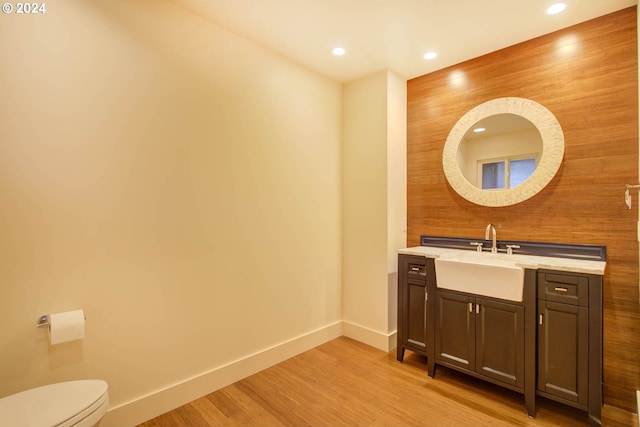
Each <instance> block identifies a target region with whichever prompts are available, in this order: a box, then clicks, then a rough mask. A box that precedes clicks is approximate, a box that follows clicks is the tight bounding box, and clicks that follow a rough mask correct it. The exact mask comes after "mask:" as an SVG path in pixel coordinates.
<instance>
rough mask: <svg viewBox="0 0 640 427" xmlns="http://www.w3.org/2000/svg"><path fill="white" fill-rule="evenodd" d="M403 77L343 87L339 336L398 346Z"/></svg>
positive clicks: (383, 74) (384, 74)
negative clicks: (341, 252) (341, 278)
mask: <svg viewBox="0 0 640 427" xmlns="http://www.w3.org/2000/svg"><path fill="white" fill-rule="evenodd" d="M405 118H406V83H405V81H404V80H402V79H400V78H399V77H398V76H396V75H395V74H394V73H392V72H389V71H380V72H377V73H375V74H372V75H371V76H368V77H365V78H362V79H359V80H357V81H354V82H351V83H349V84H346V85H345V88H344V132H343V135H344V136H343V195H342V197H343V242H344V243H343V284H344V285H343V309H342V315H343V321H344V325H343V328H344V334H345V335H347V336H350V337H352V338H356V339H358V340H360V341H363V342H366V343H368V344H370V345H373V346H375V347H378V348H381V349H383V350H389V349H391V348H393V347H394V346H395V335H394V334H395V328H396V309H395V303H396V301H397V299H396V298H397V297H396V294H397V291H396V286H395V283H396V282H395V277H396V272H397V261H396V258H397V255H396V251H397V249H398V248H401V247H404V246H405V234H404V232H403V229H402V224H403V222H404V218H405V217H406V214H405V212H406V168H405V164H406V156H405V153H406V122H405Z"/></svg>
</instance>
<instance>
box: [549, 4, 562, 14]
mask: <svg viewBox="0 0 640 427" xmlns="http://www.w3.org/2000/svg"><path fill="white" fill-rule="evenodd" d="M566 7H567V5H566V4H564V3H556V4H552V5H551V6H549V8H548V9H547V15H555V14H556V13H560V12H562V11H563V10H564V9H565V8H566Z"/></svg>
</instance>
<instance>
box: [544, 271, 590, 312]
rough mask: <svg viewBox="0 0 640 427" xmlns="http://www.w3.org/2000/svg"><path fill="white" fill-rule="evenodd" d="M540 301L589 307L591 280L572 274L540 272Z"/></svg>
mask: <svg viewBox="0 0 640 427" xmlns="http://www.w3.org/2000/svg"><path fill="white" fill-rule="evenodd" d="M538 299H543V300H545V301H555V302H561V303H564V304H572V305H579V306H583V307H587V306H588V305H589V278H588V277H587V276H582V275H578V274H572V273H560V272H555V271H553V272H552V271H539V272H538Z"/></svg>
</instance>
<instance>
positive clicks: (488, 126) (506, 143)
mask: <svg viewBox="0 0 640 427" xmlns="http://www.w3.org/2000/svg"><path fill="white" fill-rule="evenodd" d="M541 154H542V137H541V136H540V132H539V131H538V129H536V127H535V126H534V124H533V123H531V122H530V121H529V120H527V119H525V118H524V117H522V116H519V115H516V114H510V113H504V114H494V115H491V116H489V117H486V118H484V119H482V120H480V121H479V122H477V123H475V124H474V125H473V126H471V127H470V128H469V130H468V131H467V133H465V135H464V137H463V138H462V141H461V143H460V146H459V148H458V166H459V167H460V172H461V173H462V175H463V176H464V177H465V178H466V179H467V181H469V183H471V184H472V185H474V186H476V187H478V188H482V189H485V190H498V189H509V188H514V187H516V186H518V185H520V184H522V183H523V182H525V181H526V180H527V179H528V178H529V177H530V176H531V175H532V174H533V173H534V171H535V168H536V165H537V164H538V161H539V159H540V155H541Z"/></svg>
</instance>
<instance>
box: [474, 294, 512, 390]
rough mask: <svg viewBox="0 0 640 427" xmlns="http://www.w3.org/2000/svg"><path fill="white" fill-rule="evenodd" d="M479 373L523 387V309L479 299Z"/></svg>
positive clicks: (477, 339)
mask: <svg viewBox="0 0 640 427" xmlns="http://www.w3.org/2000/svg"><path fill="white" fill-rule="evenodd" d="M475 312H476V371H477V372H478V373H479V374H482V375H485V376H487V377H490V378H493V379H495V380H498V381H501V382H504V383H507V384H510V385H513V386H516V387H524V307H523V306H522V305H516V304H510V303H506V302H498V301H491V300H485V299H481V298H477V299H476V306H475Z"/></svg>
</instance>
